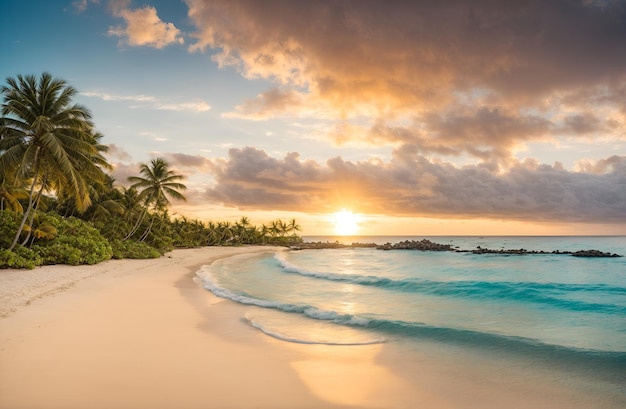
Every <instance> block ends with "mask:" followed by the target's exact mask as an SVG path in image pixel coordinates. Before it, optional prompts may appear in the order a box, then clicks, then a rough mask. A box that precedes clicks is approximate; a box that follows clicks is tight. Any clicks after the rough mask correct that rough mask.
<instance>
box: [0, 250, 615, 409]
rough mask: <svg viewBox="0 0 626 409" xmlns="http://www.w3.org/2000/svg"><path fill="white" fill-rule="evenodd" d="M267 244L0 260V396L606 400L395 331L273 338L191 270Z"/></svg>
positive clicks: (449, 404)
mask: <svg viewBox="0 0 626 409" xmlns="http://www.w3.org/2000/svg"><path fill="white" fill-rule="evenodd" d="M274 250H275V249H272V248H267V247H240V248H222V247H220V248H203V249H187V250H175V251H173V252H171V253H168V254H167V255H165V256H164V257H161V258H160V259H156V260H110V261H107V262H104V263H101V264H98V265H95V266H77V267H70V266H60V265H59V266H47V267H41V268H37V269H35V270H31V271H28V270H0V408H6V409H19V408H28V409H38V408H41V409H44V408H46V409H47V408H63V409H71V408H107V409H111V408H120V409H121V408H123V409H131V408H137V409H139V408H164V409H165V408H183V409H184V408H189V409H191V408H292V409H297V408H348V407H353V408H416V407H423V408H435V409H436V408H473V407H475V408H502V407H508V408H530V407H532V408H574V407H575V408H578V407H580V408H583V407H603V406H601V405H600V406H598V405H597V404H598V401H597V400H596V399H597V398H594V397H587V396H586V395H585V393H584V391H576V388H575V385H574V386H572V385H567V384H553V383H550V382H543V381H542V379H541V377H540V376H537V377H536V378H535V379H531V380H528V379H523V378H519V379H518V378H515V373H514V372H512V373H510V374H509V373H495V374H494V373H490V368H489V366H488V365H487V366H483V365H476V362H472V361H465V362H462V363H459V362H457V361H456V359H454V358H453V357H451V356H449V355H448V356H447V358H446V359H439V358H438V357H433V356H432V354H428V355H427V354H425V353H422V354H420V353H419V352H415V353H413V354H411V355H410V356H407V355H405V352H406V351H403V350H402V349H401V348H398V346H396V345H393V343H385V344H376V345H365V346H341V347H337V346H324V345H301V344H293V343H289V342H283V341H280V340H276V339H273V338H270V337H268V336H266V335H264V334H263V333H261V332H260V331H258V330H256V329H254V328H252V327H250V326H249V325H247V324H246V323H245V322H244V321H243V320H242V319H241V318H242V317H243V316H244V315H245V312H246V311H247V310H249V307H246V306H243V305H238V304H236V303H233V302H230V301H225V300H222V299H220V298H217V297H215V296H213V295H212V294H210V293H209V292H208V291H206V290H204V289H203V288H202V287H201V286H200V285H199V284H198V283H197V282H196V281H194V276H195V272H196V271H197V270H198V268H199V267H200V266H201V265H203V264H208V263H210V262H211V261H213V260H216V259H218V258H221V257H227V256H230V255H234V254H237V253H241V252H263V251H274ZM459 366H461V368H459ZM607 407H610V404H609V405H608V406H607Z"/></svg>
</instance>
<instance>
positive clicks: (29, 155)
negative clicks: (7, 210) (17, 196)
mask: <svg viewBox="0 0 626 409" xmlns="http://www.w3.org/2000/svg"><path fill="white" fill-rule="evenodd" d="M76 92H77V91H76V89H74V88H73V87H71V86H69V85H68V84H67V83H66V82H65V81H64V80H61V79H55V78H53V77H52V76H51V75H50V74H48V73H43V74H42V75H41V77H39V78H36V77H35V76H34V75H28V76H21V75H18V76H17V78H13V77H9V78H7V85H5V86H3V87H2V88H0V93H1V94H2V95H3V104H2V109H1V113H2V120H1V121H0V170H2V171H3V172H4V170H5V169H17V172H16V178H17V179H18V180H22V181H26V180H28V181H29V184H30V187H29V189H28V206H27V207H26V210H25V211H24V214H23V217H22V221H21V223H20V225H19V227H18V230H17V232H16V235H15V238H14V240H13V243H12V244H11V246H10V247H9V249H10V250H12V249H13V248H14V247H15V245H16V244H17V242H18V240H19V237H20V235H21V233H22V231H23V230H24V226H25V225H26V222H27V221H28V220H30V221H31V223H32V220H33V217H34V212H35V211H36V209H37V206H38V204H39V202H40V200H41V196H42V193H43V192H44V191H53V192H55V193H57V194H63V195H64V196H66V197H70V198H72V199H73V200H74V202H75V205H76V208H77V209H78V211H79V212H83V211H85V210H86V209H87V208H88V207H89V205H90V204H91V200H90V197H89V192H88V188H87V186H88V183H87V181H88V178H100V177H102V176H103V175H104V173H103V172H102V171H101V169H100V166H105V165H108V164H107V162H106V160H105V159H104V158H103V157H102V156H101V145H99V143H98V141H97V138H96V137H95V133H94V132H93V124H92V122H91V113H90V112H89V110H88V109H87V108H85V107H83V106H81V105H78V104H74V103H73V102H72V98H73V97H74V96H75V95H76ZM27 240H28V237H27V238H26V239H25V241H27Z"/></svg>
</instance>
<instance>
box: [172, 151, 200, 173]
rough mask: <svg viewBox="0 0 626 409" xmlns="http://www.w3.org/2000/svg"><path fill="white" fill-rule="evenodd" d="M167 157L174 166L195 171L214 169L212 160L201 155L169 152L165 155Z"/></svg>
mask: <svg viewBox="0 0 626 409" xmlns="http://www.w3.org/2000/svg"><path fill="white" fill-rule="evenodd" d="M164 157H165V159H166V160H167V161H168V163H170V164H171V165H172V166H178V167H181V168H186V169H187V170H193V171H194V172H200V171H210V170H212V164H211V161H210V160H209V159H208V158H206V157H204V156H200V155H189V154H186V153H168V154H165V155H164Z"/></svg>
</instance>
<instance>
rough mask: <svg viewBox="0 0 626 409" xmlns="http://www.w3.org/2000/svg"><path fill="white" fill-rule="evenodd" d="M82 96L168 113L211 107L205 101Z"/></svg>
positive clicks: (91, 93)
mask: <svg viewBox="0 0 626 409" xmlns="http://www.w3.org/2000/svg"><path fill="white" fill-rule="evenodd" d="M81 95H84V96H86V97H90V98H99V99H102V100H104V101H122V102H134V103H135V104H133V105H131V106H130V107H131V108H152V109H158V110H167V111H192V112H206V111H209V110H210V109H211V106H210V105H209V104H208V103H206V102H205V101H203V100H196V101H187V102H171V101H170V99H167V101H168V102H165V100H166V99H165V98H158V97H155V96H152V95H115V94H109V93H105V92H99V91H84V92H81Z"/></svg>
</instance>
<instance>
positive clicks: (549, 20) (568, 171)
mask: <svg viewBox="0 0 626 409" xmlns="http://www.w3.org/2000/svg"><path fill="white" fill-rule="evenodd" d="M24 16H27V18H26V17H24ZM0 30H1V36H0V37H1V38H0V55H1V56H2V57H1V62H0V78H1V79H2V81H3V83H4V80H5V79H6V78H7V77H15V76H16V75H20V74H21V75H28V74H34V75H40V74H41V73H43V72H49V73H51V74H52V75H53V76H55V77H58V78H62V79H64V80H66V81H67V82H68V84H70V85H71V86H73V87H74V88H76V89H77V90H78V91H79V94H78V95H77V97H76V102H78V103H80V104H82V105H84V106H86V107H87V108H89V110H90V111H91V112H92V114H93V121H94V123H95V125H96V128H97V130H98V131H99V132H101V133H102V134H103V135H104V138H103V140H102V142H103V143H104V144H106V145H108V146H109V152H108V153H107V155H106V156H107V159H108V160H109V162H110V163H111V164H113V165H114V170H113V171H112V175H113V176H114V177H115V179H116V183H117V184H118V185H120V186H128V182H127V180H126V179H127V177H128V176H130V175H137V174H138V169H139V164H140V163H148V162H149V161H150V160H151V159H153V158H155V157H162V158H164V159H166V160H167V161H168V163H169V164H170V167H171V168H172V169H174V170H175V171H176V172H177V173H180V174H183V175H185V176H186V179H185V181H184V183H185V184H186V185H187V187H188V190H187V191H186V192H185V195H186V196H187V201H186V202H173V206H172V209H171V213H173V214H175V215H184V216H186V217H191V218H199V219H202V220H213V221H224V220H228V221H235V220H237V219H239V218H241V217H242V216H247V217H248V218H249V219H250V220H251V222H252V223H253V224H261V223H267V222H269V221H270V220H274V219H277V218H280V219H283V220H287V219H291V218H295V219H296V220H297V222H298V224H300V225H301V226H302V228H303V231H302V234H303V235H304V236H307V235H308V236H310V235H331V234H336V233H341V232H342V231H338V230H337V228H338V227H340V226H342V225H346V224H348V225H351V229H349V230H350V233H355V234H362V235H603V234H614V235H615V234H617V235H623V234H626V1H623V0H528V1H523V2H521V1H520V2H518V1H512V2H501V1H493V0H475V1H460V0H449V1H445V2H443V1H435V0H424V1H419V0H414V1H413V0H407V1H400V0H389V1H382V0H375V1H374V0H352V1H350V0H319V1H318V0H311V1H288V0H283V1H278V0H267V1H258V0H247V1H237V0H184V1H179V0H163V1H149V0H144V1H131V0H111V1H106V0H99V1H97V0H78V1H72V0H58V1H49V0H40V1H35V0H32V1H29V0H23V1H9V0H1V1H0ZM338 212H339V213H338ZM342 215H343V216H342ZM346 218H348V219H347V220H346ZM340 219H341V220H340ZM343 232H347V231H346V230H345V229H344V230H343Z"/></svg>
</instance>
